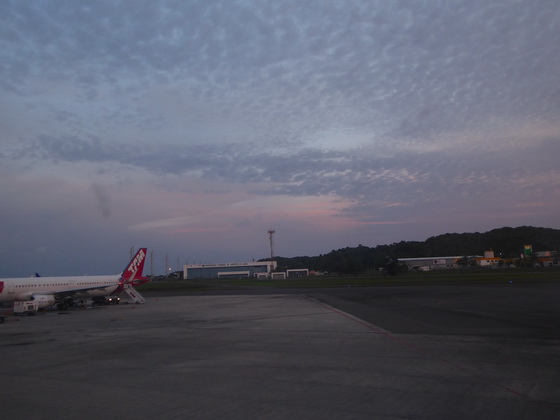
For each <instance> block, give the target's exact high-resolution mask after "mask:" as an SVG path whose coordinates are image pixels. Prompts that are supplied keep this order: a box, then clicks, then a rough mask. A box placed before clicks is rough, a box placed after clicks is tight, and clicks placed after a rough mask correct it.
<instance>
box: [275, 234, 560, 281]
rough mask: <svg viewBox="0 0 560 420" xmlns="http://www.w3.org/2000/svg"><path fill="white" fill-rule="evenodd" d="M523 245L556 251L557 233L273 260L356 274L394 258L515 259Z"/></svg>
mask: <svg viewBox="0 0 560 420" xmlns="http://www.w3.org/2000/svg"><path fill="white" fill-rule="evenodd" d="M524 245H532V246H533V250H534V251H558V250H559V248H560V230H559V229H550V228H540V227H532V226H521V227H517V228H511V227H503V228H499V229H494V230H491V231H489V232H485V233H479V232H475V233H446V234H444V235H438V236H433V237H431V238H428V239H426V240H425V241H424V242H416V241H408V242H407V241H401V242H398V243H393V244H391V245H379V246H376V247H374V248H370V247H367V246H363V245H358V246H357V247H355V248H350V247H347V248H343V249H338V250H333V251H331V252H329V253H328V254H325V255H319V256H316V257H293V258H283V257H277V258H276V261H277V262H278V266H279V268H281V269H290V268H309V269H310V270H319V271H328V272H335V273H344V274H359V273H362V272H364V271H367V270H372V269H378V268H380V267H383V266H385V265H386V263H387V261H388V260H390V259H397V258H412V257H441V256H455V255H484V251H485V250H490V249H492V250H493V251H494V253H495V255H496V256H502V257H514V258H515V257H519V255H520V254H522V253H523V246H524Z"/></svg>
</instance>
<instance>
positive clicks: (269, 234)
mask: <svg viewBox="0 0 560 420" xmlns="http://www.w3.org/2000/svg"><path fill="white" fill-rule="evenodd" d="M275 233H276V231H275V230H274V229H269V230H268V239H269V241H270V262H271V263H272V262H273V261H274V238H273V236H274V234H275Z"/></svg>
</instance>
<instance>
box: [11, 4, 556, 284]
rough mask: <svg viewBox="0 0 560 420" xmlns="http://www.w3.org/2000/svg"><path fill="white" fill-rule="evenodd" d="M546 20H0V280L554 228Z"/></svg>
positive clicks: (167, 10) (221, 8)
mask: <svg viewBox="0 0 560 420" xmlns="http://www.w3.org/2000/svg"><path fill="white" fill-rule="evenodd" d="M558 33H560V6H559V4H558V2H557V0H510V1H503V0H445V1H444V0H416V1H405V0H392V1H389V0H363V1H362V0H341V1H337V0H324V1H322V0H307V1H300V0H259V1H256V0H251V1H250V0H223V1H221V0H202V1H195V0H178V1H157V0H134V1H132V0H131V1H127V0H121V1H119V0H95V1H74V0H35V1H21V0H2V1H1V3H0V197H1V198H0V277H12V276H14V277H15V276H21V277H25V276H29V275H31V274H32V273H35V272H38V273H39V274H41V275H45V276H46V275H81V274H113V273H118V272H120V271H121V270H122V269H123V268H124V267H125V265H126V263H127V262H128V260H129V257H130V251H131V248H134V249H137V248H139V247H148V252H149V255H151V260H150V259H149V260H148V263H147V265H146V272H147V273H148V274H149V273H150V272H151V273H153V274H163V273H164V272H166V271H169V270H170V269H171V270H176V269H177V268H179V267H182V265H183V264H185V263H188V264H210V263H224V262H247V261H252V260H257V259H261V258H267V257H269V256H270V245H269V237H268V233H267V231H268V230H270V229H274V230H275V234H274V236H273V239H274V251H273V252H274V255H278V256H283V257H294V256H303V255H308V256H316V255H320V254H326V253H328V252H330V251H332V250H334V249H340V248H345V247H355V246H358V245H360V244H361V245H365V246H370V247H374V246H377V245H382V244H390V243H393V242H399V241H402V240H405V241H423V240H425V239H427V238H428V237H431V236H435V235H440V234H444V233H452V232H457V233H461V232H485V231H487V230H491V229H494V228H499V227H503V226H512V227H516V226H523V225H530V226H540V227H551V228H560V217H559V215H560V164H559V157H560V43H559V42H558Z"/></svg>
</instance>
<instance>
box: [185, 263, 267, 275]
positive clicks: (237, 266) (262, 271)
mask: <svg viewBox="0 0 560 420" xmlns="http://www.w3.org/2000/svg"><path fill="white" fill-rule="evenodd" d="M275 269H276V261H260V262H246V263H224V264H189V265H185V266H184V267H183V278H184V279H216V278H243V277H258V278H262V277H264V276H266V277H267V278H268V277H269V276H270V273H272V271H274V270H275Z"/></svg>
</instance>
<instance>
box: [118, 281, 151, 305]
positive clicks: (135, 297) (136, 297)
mask: <svg viewBox="0 0 560 420" xmlns="http://www.w3.org/2000/svg"><path fill="white" fill-rule="evenodd" d="M123 293H126V294H127V295H128V297H129V298H130V299H131V300H132V301H133V302H134V303H146V299H144V296H142V295H141V294H140V292H139V291H138V290H136V289H135V288H134V287H132V286H131V285H130V284H125V285H124V288H123Z"/></svg>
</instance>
